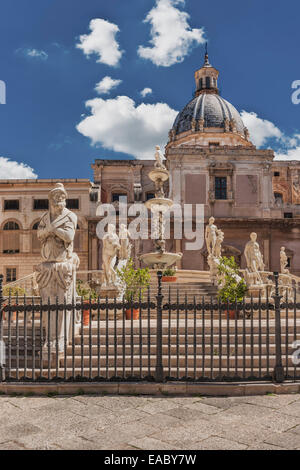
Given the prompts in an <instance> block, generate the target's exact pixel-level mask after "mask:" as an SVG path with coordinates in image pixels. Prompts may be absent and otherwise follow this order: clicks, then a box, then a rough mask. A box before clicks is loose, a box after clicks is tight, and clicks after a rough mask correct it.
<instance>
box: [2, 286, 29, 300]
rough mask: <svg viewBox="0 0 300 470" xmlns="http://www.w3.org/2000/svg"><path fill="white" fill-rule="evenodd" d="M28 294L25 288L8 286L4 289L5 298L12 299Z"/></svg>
mask: <svg viewBox="0 0 300 470" xmlns="http://www.w3.org/2000/svg"><path fill="white" fill-rule="evenodd" d="M25 294H26V291H25V289H23V287H19V286H14V287H9V286H6V287H4V288H3V295H4V297H8V296H9V295H10V296H11V297H21V296H23V295H25Z"/></svg>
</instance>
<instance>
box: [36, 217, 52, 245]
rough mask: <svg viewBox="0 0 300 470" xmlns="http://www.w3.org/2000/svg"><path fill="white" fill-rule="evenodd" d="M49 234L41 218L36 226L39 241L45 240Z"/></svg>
mask: <svg viewBox="0 0 300 470" xmlns="http://www.w3.org/2000/svg"><path fill="white" fill-rule="evenodd" d="M48 236H49V231H48V229H47V228H46V224H45V222H44V221H43V220H41V222H40V224H39V226H38V230H37V237H38V240H40V241H41V242H42V241H43V240H45V239H46V238H47V237H48Z"/></svg>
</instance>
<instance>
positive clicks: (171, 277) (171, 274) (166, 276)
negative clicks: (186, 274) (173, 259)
mask: <svg viewBox="0 0 300 470" xmlns="http://www.w3.org/2000/svg"><path fill="white" fill-rule="evenodd" d="M175 274H176V270H175V269H172V268H167V269H165V271H164V272H163V275H162V282H176V281H177V277H176V276H175Z"/></svg>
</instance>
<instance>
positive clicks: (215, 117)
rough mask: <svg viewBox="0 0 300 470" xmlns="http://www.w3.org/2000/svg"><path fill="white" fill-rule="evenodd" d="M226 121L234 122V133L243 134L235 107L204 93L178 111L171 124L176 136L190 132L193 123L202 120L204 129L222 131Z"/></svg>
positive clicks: (243, 127) (216, 96) (242, 126)
mask: <svg viewBox="0 0 300 470" xmlns="http://www.w3.org/2000/svg"><path fill="white" fill-rule="evenodd" d="M226 119H227V121H228V123H230V121H231V122H232V121H233V120H234V121H235V125H236V131H237V132H238V133H239V134H244V130H245V126H244V124H243V121H242V118H241V116H240V114H239V112H238V111H237V110H236V109H235V107H234V106H232V104H230V103H229V102H228V101H226V100H224V98H221V96H219V95H218V94H212V93H205V92H204V93H201V94H199V96H196V97H195V98H194V99H192V100H191V101H190V102H189V103H188V104H187V105H186V106H185V107H184V108H183V110H182V111H180V113H179V114H178V115H177V117H176V119H175V122H174V124H173V129H174V130H175V133H176V134H180V133H181V132H187V131H190V130H192V127H193V123H195V125H197V124H196V123H197V121H199V120H203V127H204V128H211V127H214V128H222V129H223V131H224V130H225V123H226ZM195 121H196V122H195ZM200 122H201V121H200Z"/></svg>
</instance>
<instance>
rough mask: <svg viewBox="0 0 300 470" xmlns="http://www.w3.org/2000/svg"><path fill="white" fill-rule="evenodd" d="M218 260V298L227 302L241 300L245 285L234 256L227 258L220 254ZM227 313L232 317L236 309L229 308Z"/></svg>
mask: <svg viewBox="0 0 300 470" xmlns="http://www.w3.org/2000/svg"><path fill="white" fill-rule="evenodd" d="M219 261H220V263H219V266H218V272H219V276H220V279H219V285H220V286H221V288H220V290H219V292H218V299H219V300H221V302H224V303H229V304H235V303H239V302H242V300H243V298H244V296H245V294H246V292H247V285H246V282H245V280H244V279H243V278H242V277H241V276H240V275H239V267H238V265H237V264H236V262H235V259H234V257H233V256H231V257H230V258H227V257H226V256H222V257H221V258H220V260H219ZM228 314H229V318H231V319H234V318H235V316H236V311H235V310H231V309H230V310H229V312H228Z"/></svg>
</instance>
